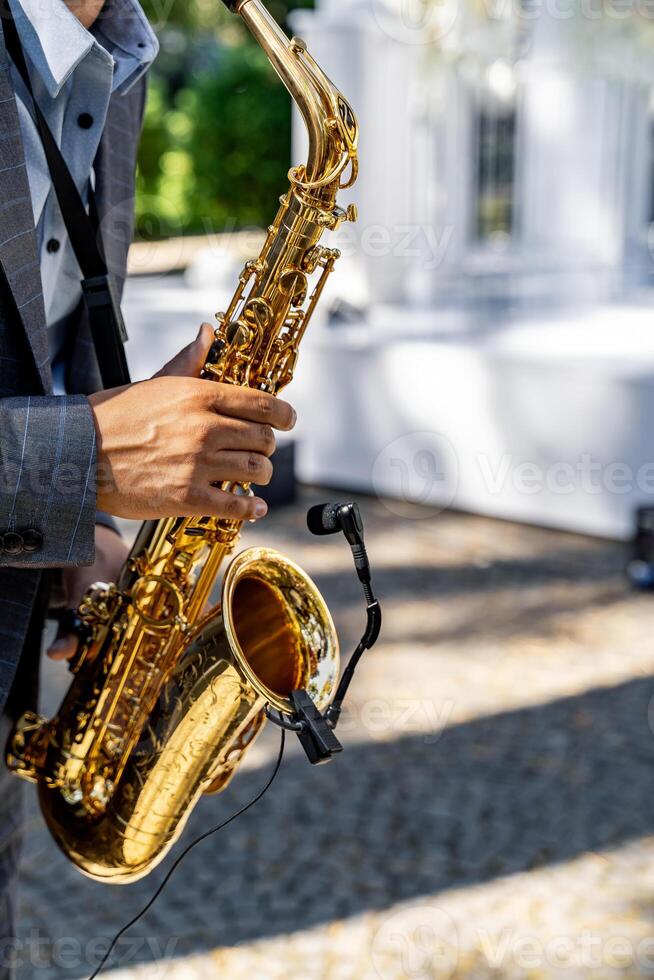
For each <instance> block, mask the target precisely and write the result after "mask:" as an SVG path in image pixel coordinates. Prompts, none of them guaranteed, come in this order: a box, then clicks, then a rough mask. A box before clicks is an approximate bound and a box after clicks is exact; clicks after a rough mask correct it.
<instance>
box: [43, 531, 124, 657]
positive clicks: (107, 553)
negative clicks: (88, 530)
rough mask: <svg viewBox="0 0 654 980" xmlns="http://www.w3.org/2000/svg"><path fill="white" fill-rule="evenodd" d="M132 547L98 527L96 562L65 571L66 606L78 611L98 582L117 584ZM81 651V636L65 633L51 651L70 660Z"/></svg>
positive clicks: (59, 635) (50, 653)
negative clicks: (79, 638) (86, 593)
mask: <svg viewBox="0 0 654 980" xmlns="http://www.w3.org/2000/svg"><path fill="white" fill-rule="evenodd" d="M128 554H129V548H128V547H127V545H126V544H125V542H124V541H123V539H122V538H121V537H120V535H118V534H116V532H115V531H112V530H111V528H110V527H105V526H104V525H103V524H96V526H95V562H94V564H93V565H90V566H89V565H86V566H83V567H82V568H66V569H64V571H63V572H62V577H63V587H64V607H65V608H66V609H77V607H78V606H79V604H80V600H81V598H82V596H83V595H84V593H85V592H86V590H87V589H88V588H89V586H91V585H93V583H94V582H115V581H116V579H117V578H118V573H119V572H120V570H121V568H122V567H123V565H124V564H125V561H126V559H127V556H128ZM76 649H77V637H76V636H73V634H72V633H63V632H62V631H61V630H60V631H59V633H58V634H57V638H56V639H55V640H54V642H53V643H52V645H51V646H50V647H49V648H48V651H47V653H48V656H49V657H52V659H53V660H70V658H71V657H72V656H73V655H74V654H75V651H76Z"/></svg>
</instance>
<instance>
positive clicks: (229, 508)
mask: <svg viewBox="0 0 654 980" xmlns="http://www.w3.org/2000/svg"><path fill="white" fill-rule="evenodd" d="M210 502H211V505H212V508H213V514H214V515H215V516H216V517H226V518H228V519H229V520H232V521H254V520H258V519H259V518H261V517H265V515H266V513H267V512H268V505H267V504H266V502H265V501H264V500H262V499H261V497H246V496H239V495H237V494H235V493H225V491H224V490H218V489H216V488H213V487H212V488H211V491H210Z"/></svg>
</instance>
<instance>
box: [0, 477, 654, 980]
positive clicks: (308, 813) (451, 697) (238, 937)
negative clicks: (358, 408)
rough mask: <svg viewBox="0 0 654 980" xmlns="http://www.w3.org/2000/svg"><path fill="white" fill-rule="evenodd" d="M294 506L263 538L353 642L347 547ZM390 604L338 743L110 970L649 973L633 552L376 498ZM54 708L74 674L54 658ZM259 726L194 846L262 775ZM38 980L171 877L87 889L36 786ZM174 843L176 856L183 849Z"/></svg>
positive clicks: (33, 878) (290, 760)
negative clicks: (323, 600)
mask: <svg viewBox="0 0 654 980" xmlns="http://www.w3.org/2000/svg"><path fill="white" fill-rule="evenodd" d="M324 496H325V493H324V491H323V492H320V491H311V490H307V491H305V492H304V494H303V499H302V500H301V501H300V502H299V503H298V505H297V506H295V507H292V508H288V509H284V510H280V511H278V512H277V513H274V514H272V515H271V516H270V518H269V519H268V520H267V521H266V522H265V523H264V524H262V525H259V526H257V527H255V528H251V529H248V531H247V543H248V544H249V543H255V542H256V543H265V544H270V545H272V546H275V547H278V548H280V549H282V550H284V551H285V552H287V553H289V554H291V555H293V556H294V557H295V558H297V560H299V561H300V562H301V563H302V564H303V565H304V567H305V568H306V569H307V570H308V571H309V573H310V574H312V575H313V576H314V577H315V578H316V580H317V582H318V583H319V585H320V586H321V588H322V589H323V590H324V593H325V595H326V597H327V598H328V601H329V603H330V606H331V607H332V609H333V610H334V611H335V613H336V619H337V623H338V626H339V629H340V632H341V636H342V638H343V645H344V648H345V649H346V650H347V649H350V648H351V647H352V645H353V643H354V642H355V641H356V639H357V635H358V631H359V629H360V627H361V620H362V616H361V606H360V601H359V592H358V588H357V586H356V582H355V581H354V580H353V576H352V574H351V572H350V566H349V562H350V558H349V550H348V549H347V547H346V546H345V545H344V544H343V543H342V542H340V541H338V540H336V539H324V540H318V539H316V538H310V537H309V535H308V534H307V533H306V531H305V530H304V513H305V510H306V506H307V505H308V504H309V503H313V502H316V501H318V500H320V499H322V498H323V497H324ZM362 504H363V507H364V510H365V513H366V517H367V524H368V529H369V530H368V539H369V550H370V553H371V555H372V557H373V558H374V563H375V567H376V582H377V585H378V590H379V593H380V595H381V596H382V597H383V600H384V610H385V629H384V633H383V637H382V640H381V642H380V644H379V646H378V648H377V649H376V651H375V652H374V654H372V655H370V656H369V659H368V660H364V661H363V662H362V665H361V669H360V672H359V673H358V675H357V678H356V682H355V684H354V686H353V689H352V695H353V697H352V701H351V704H350V708H349V710H348V712H347V716H346V717H345V719H344V721H343V723H342V727H341V729H340V734H341V736H342V740H343V742H344V743H345V746H346V750H345V752H344V753H343V754H342V755H341V756H340V757H339V758H338V759H337V760H335V761H334V762H333V763H332V764H331V765H330V766H326V767H319V768H316V769H313V768H311V767H310V766H309V765H308V764H307V762H306V761H305V759H304V756H303V755H301V754H300V751H299V747H298V746H297V745H295V744H289V748H288V753H287V757H286V759H285V761H284V764H283V767H282V770H281V772H280V774H279V776H278V779H277V782H276V783H275V785H274V786H273V788H272V789H271V791H270V793H269V794H268V795H267V796H266V797H265V799H264V800H262V801H261V803H259V804H258V805H257V807H256V808H254V809H253V810H252V811H251V812H250V813H248V814H247V815H245V816H243V817H242V818H241V819H240V820H238V821H237V822H236V823H235V824H233V825H232V826H231V827H230V828H229V829H228V830H226V831H224V832H223V833H221V834H220V835H218V836H217V837H215V838H214V839H212V840H209V841H206V842H204V843H203V844H202V845H200V846H199V847H198V848H197V849H196V850H195V851H194V852H193V853H192V855H191V856H190V857H189V858H188V860H187V862H186V863H185V864H183V865H182V866H181V868H180V869H179V871H178V873H177V875H176V876H175V878H174V879H173V881H172V882H171V884H170V886H169V888H168V890H167V891H166V892H165V893H164V895H163V896H162V898H161V899H160V900H159V902H158V903H157V904H156V905H155V906H154V908H153V909H152V910H151V911H150V912H149V913H148V914H147V916H146V917H145V919H144V920H143V921H142V922H141V923H139V924H138V925H137V926H136V927H134V929H133V930H131V931H130V933H129V936H128V937H127V938H126V940H125V941H124V942H123V943H121V944H120V946H119V948H118V956H117V959H116V960H115V961H114V965H113V967H112V969H113V973H110V974H109V975H113V976H114V978H115V980H153V978H160V977H166V978H171V980H191V978H193V980H195V978H205V977H221V978H226V980H245V978H248V980H249V978H251V977H262V978H271V980H273V978H278V977H279V978H282V977H283V978H290V980H305V978H306V980H310V978H316V980H387V978H389V980H400V978H412V980H416V978H418V980H422V978H441V977H449V976H455V977H462V978H463V977H465V978H490V977H493V978H495V977H508V978H513V977H516V978H525V980H534V978H540V977H546V978H551V977H552V978H554V977H556V978H558V977H574V978H576V977H592V978H598V980H606V978H609V977H637V976H638V977H639V976H648V975H650V974H652V973H654V806H653V805H652V800H653V793H652V773H653V771H654V738H653V737H652V732H651V730H650V723H649V722H650V720H651V718H652V716H653V715H654V708H653V706H652V703H651V699H652V696H653V695H654V681H653V680H652V671H653V670H654V643H652V640H651V637H652V634H653V633H654V602H653V601H652V600H651V599H650V598H648V597H646V596H638V595H634V594H632V593H631V592H629V591H628V589H627V588H626V586H625V583H624V581H623V578H622V565H623V549H622V547H621V546H619V545H615V544H611V543H606V542H600V541H594V540H590V539H587V538H581V537H576V536H572V535H566V534H560V533H554V532H548V531H543V530H537V529H533V528H526V527H518V526H514V525H509V524H504V523H499V522H493V521H487V520H483V519H480V518H474V517H466V516H461V515H454V514H445V515H441V516H439V517H429V518H428V519H420V518H421V516H422V514H421V512H420V511H418V510H416V511H415V512H407V513H406V514H405V515H404V516H398V515H397V514H394V513H393V510H392V509H389V508H388V507H387V506H386V505H385V504H384V503H383V502H380V501H376V500H363V501H362ZM47 681H48V686H49V688H50V698H49V699H50V700H51V701H52V700H56V689H58V688H61V686H62V685H65V683H66V679H65V677H64V675H63V672H62V669H61V667H56V666H50V667H49V668H48V672H47ZM277 747H278V735H277V734H276V733H275V732H274V731H272V732H268V733H266V734H265V735H264V737H263V738H262V740H261V741H260V742H259V743H258V744H257V745H256V746H255V747H254V749H253V750H252V752H251V754H250V756H249V758H248V759H247V761H246V763H245V764H244V766H243V768H242V770H241V772H240V774H239V775H238V777H237V778H236V779H235V780H234V782H233V783H232V785H231V787H230V788H229V789H228V790H227V791H226V792H225V793H224V794H223V795H222V796H218V797H213V798H207V799H205V800H203V801H202V802H201V804H200V805H199V806H198V807H197V809H196V810H195V812H194V814H193V817H192V819H191V821H190V825H189V827H188V828H187V830H186V832H185V834H184V839H183V840H184V842H188V841H189V840H190V839H191V837H192V836H193V835H194V834H196V833H199V832H201V831H203V830H205V829H207V827H209V826H210V825H212V824H215V823H218V822H219V821H221V820H223V819H224V818H225V817H226V816H227V815H229V814H230V813H232V812H233V811H234V810H236V809H237V808H238V807H239V806H240V805H242V804H243V803H244V802H245V801H247V800H248V799H250V798H251V797H252V796H254V795H255V793H256V792H257V791H258V789H259V788H260V787H261V786H262V785H263V784H264V782H265V781H266V779H267V777H268V775H269V773H270V771H271V767H272V765H273V762H274V757H275V754H276V751H277ZM29 796H30V800H31V802H30V809H29V819H28V828H29V830H28V843H27V845H26V850H25V858H24V865H23V879H22V888H21V937H22V939H23V941H24V943H25V946H24V948H23V949H22V950H21V951H19V958H20V960H21V966H20V969H19V974H18V976H19V980H28V978H29V980H32V978H34V980H37V978H38V980H40V978H43V980H78V978H83V977H86V976H88V975H89V974H90V972H91V969H92V966H93V964H94V963H95V962H96V960H97V955H98V952H99V950H101V949H102V948H103V940H106V939H107V938H108V937H109V936H111V935H112V934H113V932H115V931H116V930H117V929H118V928H119V927H120V926H121V925H122V924H123V923H124V922H125V921H126V920H127V919H128V918H129V917H131V916H132V915H133V914H134V913H135V911H137V910H138V909H139V908H140V907H141V905H142V904H144V902H145V901H146V900H147V898H148V897H149V896H150V895H151V893H152V891H153V889H154V887H155V886H156V884H157V883H158V882H159V881H160V880H161V878H162V875H163V873H164V870H165V867H167V866H168V865H169V863H170V861H168V862H166V865H165V867H164V868H163V869H158V870H157V871H155V872H154V873H153V874H152V875H151V876H150V877H149V878H148V879H147V880H145V881H142V882H139V883H136V884H134V885H132V886H128V887H125V888H121V889H116V888H110V887H107V886H102V885H99V884H96V883H94V882H91V881H88V880H86V879H84V878H82V877H81V876H80V875H79V874H77V873H76V872H75V871H73V870H72V869H71V868H70V867H69V866H68V865H67V863H66V861H65V860H64V859H63V858H62V857H61V856H59V855H58V854H57V853H56V852H55V850H54V847H53V845H52V844H51V842H50V841H49V839H48V837H47V835H46V833H45V831H44V829H43V827H42V825H41V823H40V820H39V818H38V814H37V813H36V811H35V808H34V803H33V794H32V793H31V792H30V793H29ZM178 851H179V845H178V847H177V852H178Z"/></svg>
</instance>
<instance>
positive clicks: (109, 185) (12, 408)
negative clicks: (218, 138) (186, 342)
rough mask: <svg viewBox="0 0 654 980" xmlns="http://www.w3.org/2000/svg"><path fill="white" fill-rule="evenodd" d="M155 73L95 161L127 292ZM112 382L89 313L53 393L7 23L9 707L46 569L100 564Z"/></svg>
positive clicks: (1, 643)
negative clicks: (100, 486)
mask: <svg viewBox="0 0 654 980" xmlns="http://www.w3.org/2000/svg"><path fill="white" fill-rule="evenodd" d="M145 88H146V86H145V80H144V79H141V80H140V81H139V82H137V83H136V85H134V87H133V88H132V89H130V91H129V92H128V93H127V94H125V95H118V94H114V96H113V97H112V100H111V103H110V106H109V112H108V116H107V123H106V127H105V131H104V134H103V137H102V141H101V145H100V150H99V152H98V157H97V159H96V164H95V173H96V196H97V201H98V210H99V213H100V218H101V222H102V232H103V239H104V243H105V250H106V253H107V263H108V265H109V269H110V272H112V274H113V275H114V277H115V279H116V281H117V284H118V286H119V289H120V290H121V291H122V286H123V283H124V280H125V270H126V264H127V252H128V249H129V245H130V242H131V239H132V232H133V218H134V183H135V169H136V153H137V148H138V141H139V136H140V133H141V126H142V120H143V110H144V104H145ZM101 387H102V385H101V381H100V374H99V370H98V363H97V359H96V356H95V350H94V347H93V341H92V339H91V335H90V331H89V327H88V322H87V320H86V316H85V314H84V312H83V311H80V314H79V316H78V318H77V324H76V328H75V330H74V336H73V343H72V347H71V354H70V360H69V371H68V383H67V390H68V391H69V392H71V394H68V395H65V396H54V395H53V394H52V376H51V371H50V361H49V354H48V335H47V326H46V320H45V309H44V303H43V294H42V288H41V272H40V261H39V256H38V251H37V239H36V229H35V227H34V218H33V214H32V204H31V198H30V190H29V184H28V179H27V168H26V164H25V154H24V150H23V144H22V139H21V133H20V125H19V120H18V113H17V108H16V102H15V98H14V91H13V85H12V80H11V74H10V69H9V64H8V57H7V52H6V49H5V44H4V38H3V36H2V33H1V30H0V709H1V708H2V706H3V705H4V702H5V700H6V697H7V694H8V692H9V689H10V687H11V683H12V680H13V677H14V674H15V671H16V666H17V663H18V660H19V657H20V654H21V651H22V648H23V644H24V640H25V636H26V633H27V629H28V625H29V621H30V616H31V613H32V607H33V604H34V600H35V596H36V595H37V591H38V588H39V584H40V580H41V575H42V569H44V568H52V567H56V568H63V567H68V566H75V565H85V564H91V563H92V562H93V559H94V536H95V512H96V488H95V479H96V445H95V427H94V423H93V416H92V412H91V408H90V406H89V404H88V401H87V399H86V397H85V395H87V394H90V393H91V392H93V391H97V390H99V389H100V388H101Z"/></svg>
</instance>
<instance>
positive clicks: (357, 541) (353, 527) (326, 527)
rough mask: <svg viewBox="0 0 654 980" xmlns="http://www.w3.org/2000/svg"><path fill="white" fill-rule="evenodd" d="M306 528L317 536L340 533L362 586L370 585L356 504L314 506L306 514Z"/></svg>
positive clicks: (367, 563) (359, 515)
mask: <svg viewBox="0 0 654 980" xmlns="http://www.w3.org/2000/svg"><path fill="white" fill-rule="evenodd" d="M307 527H308V528H309V530H310V531H311V533H312V534H317V535H323V534H336V533H337V532H338V531H342V532H343V534H344V535H345V537H346V538H347V542H348V544H349V545H350V548H351V549H352V555H353V557H354V567H355V568H356V570H357V575H358V576H359V579H360V581H361V582H363V584H364V586H368V585H370V581H371V572H370V562H369V561H368V554H367V552H366V546H365V544H364V543H363V520H362V519H361V512H360V510H359V505H358V504H355V503H354V502H352V501H351V502H349V503H346V504H316V506H315V507H311V508H310V510H309V512H308V514H307Z"/></svg>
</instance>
